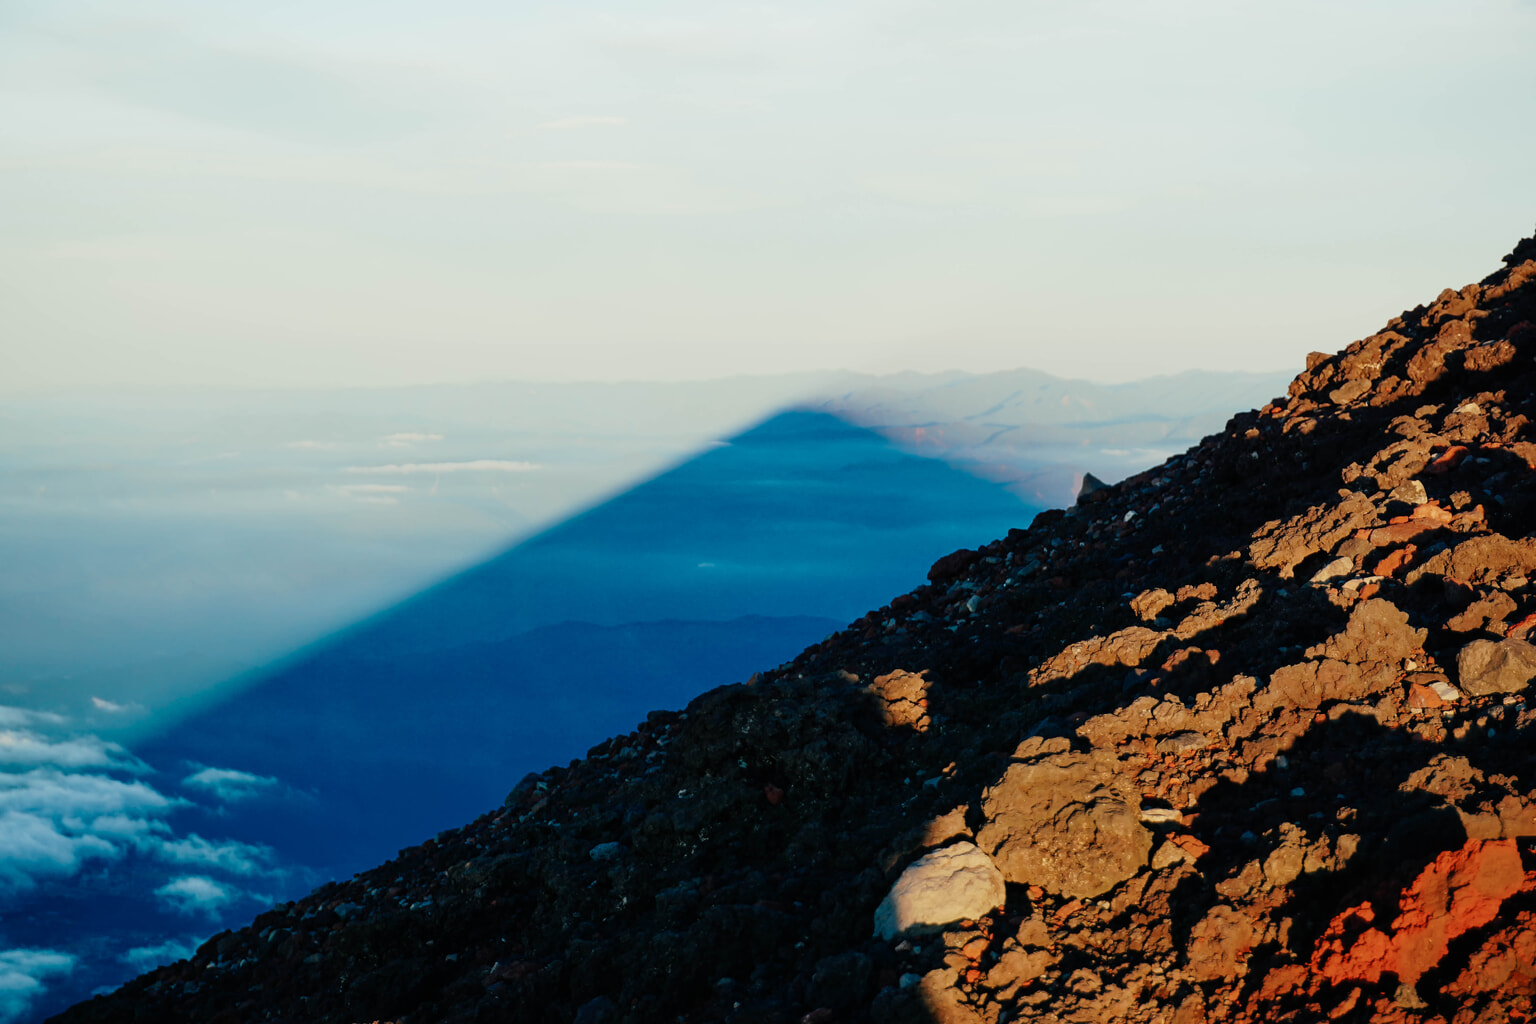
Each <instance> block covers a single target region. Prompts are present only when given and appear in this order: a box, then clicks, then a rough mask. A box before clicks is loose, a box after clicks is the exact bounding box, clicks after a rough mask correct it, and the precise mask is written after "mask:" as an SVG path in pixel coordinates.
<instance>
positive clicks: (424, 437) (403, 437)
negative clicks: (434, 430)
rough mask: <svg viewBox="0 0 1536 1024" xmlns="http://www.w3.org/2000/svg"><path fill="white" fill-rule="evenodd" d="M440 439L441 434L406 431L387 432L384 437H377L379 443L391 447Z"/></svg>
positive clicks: (407, 445)
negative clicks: (397, 432) (398, 432)
mask: <svg viewBox="0 0 1536 1024" xmlns="http://www.w3.org/2000/svg"><path fill="white" fill-rule="evenodd" d="M442 439H443V435H442V434H413V433H409V432H407V433H400V434H387V435H385V436H384V437H381V438H379V444H381V445H388V446H389V447H391V448H408V447H410V446H411V445H413V444H423V443H425V442H427V441H441V440H442Z"/></svg>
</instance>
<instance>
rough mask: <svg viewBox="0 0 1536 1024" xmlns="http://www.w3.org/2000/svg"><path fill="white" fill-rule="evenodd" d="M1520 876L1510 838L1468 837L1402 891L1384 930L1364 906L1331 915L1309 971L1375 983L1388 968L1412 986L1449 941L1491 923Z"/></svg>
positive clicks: (1333, 980)
mask: <svg viewBox="0 0 1536 1024" xmlns="http://www.w3.org/2000/svg"><path fill="white" fill-rule="evenodd" d="M1524 881H1525V870H1524V868H1523V867H1522V866H1521V864H1520V853H1519V851H1518V850H1517V849H1516V848H1515V844H1514V841H1513V840H1510V839H1494V840H1480V839H1469V840H1468V841H1467V842H1466V844H1465V845H1464V846H1462V847H1461V848H1460V849H1458V850H1447V851H1446V852H1445V853H1442V854H1440V856H1438V857H1436V858H1435V860H1434V861H1433V862H1432V863H1431V864H1430V865H1429V866H1428V867H1426V868H1425V869H1424V870H1423V872H1421V873H1420V875H1419V877H1418V878H1417V879H1415V880H1414V882H1413V885H1411V886H1410V887H1409V888H1408V889H1407V890H1405V891H1404V893H1403V896H1402V898H1401V900H1400V901H1399V912H1398V916H1397V917H1396V919H1394V920H1393V922H1392V925H1391V927H1390V929H1387V930H1386V931H1383V930H1381V929H1379V928H1377V927H1374V926H1373V922H1374V921H1375V919H1376V913H1375V910H1374V908H1373V907H1372V905H1371V904H1370V903H1362V904H1360V905H1358V906H1354V907H1350V908H1349V909H1348V910H1346V911H1344V912H1343V913H1342V914H1340V915H1338V916H1337V917H1335V918H1334V919H1333V921H1332V923H1330V924H1329V926H1328V928H1327V929H1326V930H1325V931H1324V932H1323V935H1322V937H1321V938H1319V939H1318V942H1317V947H1316V949H1315V951H1314V952H1313V955H1312V969H1313V971H1314V972H1316V973H1317V974H1318V975H1319V976H1320V977H1321V978H1324V979H1326V980H1327V981H1329V982H1331V983H1333V984H1341V983H1343V982H1348V981H1363V982H1370V983H1375V982H1377V981H1379V980H1381V976H1382V975H1383V974H1384V973H1389V972H1390V973H1392V974H1395V975H1396V976H1397V977H1398V979H1399V980H1401V981H1403V982H1405V983H1407V984H1410V985H1411V984H1413V983H1414V982H1416V981H1418V980H1419V978H1420V977H1421V976H1423V974H1424V972H1426V971H1428V970H1430V969H1431V968H1433V967H1435V966H1436V965H1438V964H1439V963H1440V960H1441V958H1443V957H1444V956H1445V954H1446V951H1447V950H1448V949H1449V947H1450V942H1451V940H1452V939H1454V938H1456V937H1457V936H1459V935H1462V934H1465V933H1466V932H1468V931H1471V930H1472V929H1474V928H1480V927H1482V926H1483V925H1485V924H1487V923H1488V922H1489V921H1492V920H1493V919H1494V917H1495V916H1496V915H1497V914H1498V912H1499V907H1500V905H1501V904H1502V903H1503V901H1504V900H1505V899H1507V898H1509V897H1510V896H1513V895H1514V894H1515V893H1516V892H1518V891H1519V889H1520V887H1521V884H1522V883H1523V882H1524ZM1361 924H1364V925H1367V926H1368V927H1366V928H1364V930H1359V927H1358V926H1359V925H1361Z"/></svg>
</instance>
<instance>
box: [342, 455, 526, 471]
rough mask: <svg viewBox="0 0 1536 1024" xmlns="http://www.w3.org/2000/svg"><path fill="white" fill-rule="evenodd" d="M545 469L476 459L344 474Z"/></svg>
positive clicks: (362, 468) (354, 468)
mask: <svg viewBox="0 0 1536 1024" xmlns="http://www.w3.org/2000/svg"><path fill="white" fill-rule="evenodd" d="M543 468H544V467H543V466H541V465H539V464H538V463H537V462H512V461H509V460H507V459H475V460H473V461H472V462H405V463H392V464H390V465H387V466H348V467H347V468H346V469H344V470H342V472H343V473H389V474H399V475H403V474H410V473H528V472H532V471H533V470H536V469H543Z"/></svg>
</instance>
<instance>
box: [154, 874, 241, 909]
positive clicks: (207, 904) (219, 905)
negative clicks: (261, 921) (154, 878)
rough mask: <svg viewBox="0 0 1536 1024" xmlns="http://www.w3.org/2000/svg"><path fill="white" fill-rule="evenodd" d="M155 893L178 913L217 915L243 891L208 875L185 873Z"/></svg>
mask: <svg viewBox="0 0 1536 1024" xmlns="http://www.w3.org/2000/svg"><path fill="white" fill-rule="evenodd" d="M155 895H156V896H158V897H160V900H161V902H162V903H164V904H165V905H166V906H168V907H170V908H171V909H172V910H174V911H176V912H177V913H178V914H187V915H189V916H190V915H194V914H206V915H208V916H209V917H217V916H218V915H219V912H220V911H221V910H223V909H224V908H225V907H226V906H228V905H229V904H231V903H233V902H234V901H235V899H236V898H237V897H239V896H241V895H242V893H241V892H240V890H239V889H236V888H234V887H233V886H229V885H223V884H221V883H219V882H215V881H214V880H213V879H211V878H209V877H208V876H207V875H183V876H181V877H180V878H175V879H172V880H171V881H169V882H167V883H165V884H164V885H162V886H161V887H160V888H158V889H156V890H155Z"/></svg>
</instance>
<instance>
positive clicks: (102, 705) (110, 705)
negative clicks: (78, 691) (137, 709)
mask: <svg viewBox="0 0 1536 1024" xmlns="http://www.w3.org/2000/svg"><path fill="white" fill-rule="evenodd" d="M91 707H93V708H95V709H96V710H97V711H105V712H106V713H107V714H109V715H125V714H127V713H128V712H130V711H132V710H133V707H131V706H130V705H127V704H119V703H118V702H117V701H115V700H107V699H106V698H105V697H92V698H91Z"/></svg>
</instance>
